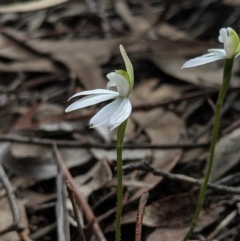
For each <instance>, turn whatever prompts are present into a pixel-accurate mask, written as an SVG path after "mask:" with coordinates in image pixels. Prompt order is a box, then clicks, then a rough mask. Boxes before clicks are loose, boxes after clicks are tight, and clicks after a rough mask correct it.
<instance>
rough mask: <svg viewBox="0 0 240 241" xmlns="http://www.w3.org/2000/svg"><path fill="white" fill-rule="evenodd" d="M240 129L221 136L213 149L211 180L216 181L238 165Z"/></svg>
mask: <svg viewBox="0 0 240 241" xmlns="http://www.w3.org/2000/svg"><path fill="white" fill-rule="evenodd" d="M239 138H240V128H238V129H236V130H234V131H233V132H232V133H230V134H228V135H226V136H223V137H222V138H221V139H220V140H219V141H218V143H217V144H216V147H215V156H214V162H213V168H212V174H211V180H212V181H216V180H217V179H218V178H220V177H221V176H222V175H223V174H225V173H226V172H227V171H229V170H230V169H231V168H232V167H234V166H235V165H236V164H238V163H239V158H240V148H239V143H238V140H239Z"/></svg>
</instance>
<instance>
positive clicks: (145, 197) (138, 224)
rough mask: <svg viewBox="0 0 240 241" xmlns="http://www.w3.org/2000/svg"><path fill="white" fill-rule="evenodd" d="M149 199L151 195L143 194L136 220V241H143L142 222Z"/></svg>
mask: <svg viewBox="0 0 240 241" xmlns="http://www.w3.org/2000/svg"><path fill="white" fill-rule="evenodd" d="M148 197H149V193H148V192H147V191H145V192H143V194H142V196H141V198H140V201H139V205H138V210H137V218H136V229H135V241H141V240H142V221H143V215H144V210H145V207H146V204H147V200H148Z"/></svg>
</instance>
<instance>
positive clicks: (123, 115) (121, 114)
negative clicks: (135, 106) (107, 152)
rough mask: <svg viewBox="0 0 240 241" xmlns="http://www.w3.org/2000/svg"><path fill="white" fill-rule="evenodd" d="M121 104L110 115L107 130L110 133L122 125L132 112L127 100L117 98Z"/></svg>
mask: <svg viewBox="0 0 240 241" xmlns="http://www.w3.org/2000/svg"><path fill="white" fill-rule="evenodd" d="M119 99H120V100H121V103H120V104H119V106H118V108H117V109H116V110H115V112H114V113H112V116H111V118H110V120H109V122H108V129H109V130H110V131H111V130H113V129H114V128H116V127H118V126H119V125H120V124H121V123H123V122H124V121H125V120H126V119H127V118H128V117H129V116H130V114H131V112H132V105H131V102H130V100H129V99H128V98H119Z"/></svg>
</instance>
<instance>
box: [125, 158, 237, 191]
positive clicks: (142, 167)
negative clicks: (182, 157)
mask: <svg viewBox="0 0 240 241" xmlns="http://www.w3.org/2000/svg"><path fill="white" fill-rule="evenodd" d="M134 170H142V171H147V172H151V173H153V174H154V175H156V176H162V177H165V178H167V179H171V180H175V181H181V182H187V183H191V184H193V185H196V186H201V184H202V181H201V180H198V179H195V178H192V177H188V176H185V175H182V174H173V173H169V172H165V171H161V170H159V169H155V168H154V167H153V166H151V165H150V164H148V163H146V162H145V163H134V164H129V165H124V166H123V171H134ZM208 187H209V188H211V189H215V190H217V191H220V192H225V193H232V194H240V189H239V188H234V187H228V186H223V185H217V184H212V183H208Z"/></svg>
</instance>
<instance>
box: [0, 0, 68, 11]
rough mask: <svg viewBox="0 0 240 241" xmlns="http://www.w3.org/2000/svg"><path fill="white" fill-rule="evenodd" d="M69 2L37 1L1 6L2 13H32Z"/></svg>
mask: <svg viewBox="0 0 240 241" xmlns="http://www.w3.org/2000/svg"><path fill="white" fill-rule="evenodd" d="M68 1H69V0H51V1H49V0H37V1H30V2H21V3H12V4H7V5H6V4H5V5H0V13H11V12H31V11H37V10H41V9H45V8H50V7H54V6H56V5H59V4H63V3H65V2H68Z"/></svg>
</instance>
